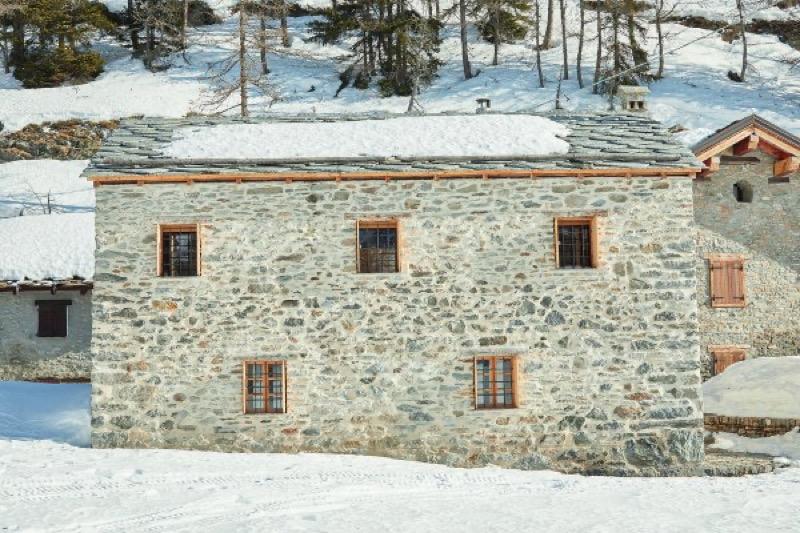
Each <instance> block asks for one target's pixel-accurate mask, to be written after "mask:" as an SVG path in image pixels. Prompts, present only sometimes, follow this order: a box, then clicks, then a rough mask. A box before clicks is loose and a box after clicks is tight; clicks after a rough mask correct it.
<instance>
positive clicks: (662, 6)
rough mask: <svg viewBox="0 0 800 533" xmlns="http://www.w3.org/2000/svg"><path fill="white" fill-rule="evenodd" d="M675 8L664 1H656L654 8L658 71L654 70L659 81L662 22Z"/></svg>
mask: <svg viewBox="0 0 800 533" xmlns="http://www.w3.org/2000/svg"><path fill="white" fill-rule="evenodd" d="M676 7H677V4H676V3H670V4H667V3H666V2H665V1H664V0H656V3H655V6H654V15H655V17H654V18H655V20H654V22H655V26H656V39H657V47H658V69H657V70H656V74H655V78H656V79H661V78H663V77H664V41H665V38H666V35H665V34H664V26H663V24H664V21H665V20H668V19H669V17H670V16H672V14H673V13H674V12H675V8H676Z"/></svg>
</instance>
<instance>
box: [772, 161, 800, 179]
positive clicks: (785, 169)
mask: <svg viewBox="0 0 800 533" xmlns="http://www.w3.org/2000/svg"><path fill="white" fill-rule="evenodd" d="M798 169H800V157H787V158H785V159H779V160H778V161H775V165H773V167H772V175H773V176H774V177H776V178H781V177H784V176H788V175H789V174H792V173H793V172H797V170H798Z"/></svg>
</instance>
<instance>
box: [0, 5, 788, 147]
mask: <svg viewBox="0 0 800 533" xmlns="http://www.w3.org/2000/svg"><path fill="white" fill-rule="evenodd" d="M222 7H224V6H222ZM220 9H221V10H222V11H223V12H224V9H222V8H220ZM571 9H573V10H574V6H571ZM311 20H312V18H311V17H297V18H292V19H290V33H291V37H292V46H291V48H289V49H283V48H280V47H279V46H278V47H273V53H272V54H270V56H269V62H270V68H271V74H270V80H271V83H272V85H273V86H274V89H275V91H276V92H277V93H278V97H279V98H278V100H277V101H275V102H269V101H267V100H266V99H264V98H261V99H260V100H259V99H258V98H254V99H253V101H251V104H250V107H251V111H252V112H254V113H266V112H269V111H277V112H320V113H322V112H326V113H329V112H330V113H336V112H363V111H373V110H385V111H393V112H404V111H405V110H406V108H407V106H408V101H407V98H404V97H391V98H382V97H380V95H379V92H378V88H377V86H376V85H375V84H373V86H371V87H370V88H369V89H367V90H363V91H362V90H358V89H354V88H347V89H344V90H343V91H342V92H341V93H340V94H339V96H338V97H335V94H336V91H337V89H338V88H339V85H340V80H339V73H340V72H341V71H342V70H344V68H345V67H346V66H347V65H349V64H350V62H351V61H352V59H350V52H349V49H348V43H343V44H341V45H332V46H323V45H321V44H318V43H316V42H312V41H310V37H311V34H310V31H309V29H308V26H307V25H308V23H309V22H310V21H311ZM234 27H235V20H234V19H232V18H229V19H227V20H226V21H225V22H224V23H223V24H220V25H215V26H209V27H203V28H198V29H196V30H195V31H194V33H193V35H192V39H191V42H194V43H195V44H193V45H192V46H191V47H190V49H189V50H188V52H187V53H186V55H185V59H184V57H180V56H179V57H177V58H175V66H174V67H173V68H171V69H169V70H167V71H166V72H162V73H158V74H153V73H150V72H148V71H146V70H145V69H144V68H143V67H142V66H141V62H140V61H137V60H131V59H129V58H128V57H127V56H128V51H127V50H126V49H124V48H122V47H121V45H119V44H118V43H114V42H111V41H104V42H102V43H100V45H99V46H98V49H100V50H101V51H102V52H103V53H104V54H105V55H106V56H108V57H110V58H111V61H110V62H109V63H108V65H107V68H106V72H105V73H104V74H103V75H101V77H100V78H99V79H97V80H96V81H94V82H91V83H88V84H85V85H77V86H72V87H61V88H54V89H29V90H23V89H20V88H19V85H18V84H17V83H16V82H15V81H14V80H13V78H11V76H10V75H0V121H2V122H4V123H5V125H6V128H7V130H15V129H19V128H21V127H22V126H24V125H25V124H27V123H30V122H41V121H43V120H55V119H63V118H69V117H81V118H95V119H100V118H117V117H123V116H128V115H135V114H144V115H154V116H182V115H184V114H186V113H187V112H191V111H193V112H212V111H214V110H215V108H212V107H209V106H208V104H209V98H208V94H207V93H206V92H205V91H206V90H207V89H208V87H209V80H208V79H207V67H208V64H209V63H210V62H213V61H215V60H219V59H220V58H221V57H222V56H223V55H224V54H225V51H226V50H230V49H232V48H233V46H234V44H235V43H234ZM587 29H589V30H590V28H588V27H587ZM664 29H665V32H666V35H667V36H668V41H667V42H668V46H667V49H668V50H669V51H673V52H674V53H671V54H669V55H668V56H667V61H666V65H667V68H666V73H665V78H664V79H663V80H661V81H658V82H656V83H653V84H652V85H651V86H650V88H651V90H652V95H651V97H650V108H651V114H652V115H653V116H654V117H655V118H657V119H659V120H661V121H663V122H664V123H665V124H666V125H667V126H674V125H682V126H683V127H685V128H688V131H687V132H685V133H684V134H683V136H684V139H685V140H686V142H687V143H692V142H694V141H696V140H698V139H699V138H701V137H703V136H705V135H707V134H708V133H709V132H711V131H713V130H715V129H717V128H719V127H722V126H724V125H726V124H727V123H729V122H731V121H733V120H735V119H738V118H740V117H742V116H743V115H746V114H748V113H750V112H757V113H759V114H761V115H763V116H764V117H765V118H767V119H768V120H773V121H775V122H776V123H778V124H780V125H782V126H783V127H785V128H786V129H788V130H790V131H793V132H795V133H800V73H799V72H798V71H797V70H796V69H794V70H792V68H791V66H790V65H789V64H787V63H786V61H785V60H787V59H793V58H800V51H797V50H795V49H793V48H791V47H790V46H788V45H786V44H783V43H781V42H780V41H779V40H778V38H777V37H775V36H771V35H755V34H748V40H749V49H750V59H751V62H752V69H751V73H750V74H749V79H748V82H747V83H744V84H737V83H733V82H731V81H730V80H728V78H727V72H728V70H730V69H737V67H738V64H739V62H740V54H741V48H740V44H739V43H738V42H734V43H733V44H729V43H727V42H725V41H723V40H722V39H721V37H720V36H719V34H717V33H713V32H711V31H708V30H702V29H696V28H687V27H684V26H681V25H678V24H667V25H666V26H665V28H664ZM443 36H444V41H443V43H442V46H441V52H440V57H441V59H442V60H443V61H444V64H443V66H442V68H441V69H440V73H439V77H438V78H437V79H436V80H435V81H434V82H433V84H432V85H431V86H430V87H428V88H426V89H425V90H424V91H423V94H422V95H421V98H420V99H419V101H420V103H421V105H422V106H423V107H424V109H425V111H428V112H438V111H451V110H459V111H472V110H474V109H475V107H476V104H475V99H476V98H479V97H488V98H491V100H492V107H493V109H495V110H535V111H541V112H546V111H550V110H552V109H553V108H554V105H555V102H554V97H555V93H556V85H557V79H558V72H559V69H560V62H561V48H560V47H556V48H553V49H550V50H547V51H545V52H544V53H543V61H544V71H545V77H546V78H547V84H546V87H545V88H544V89H540V88H538V85H537V80H536V75H535V71H534V69H533V66H534V53H533V51H532V50H531V48H530V47H529V46H528V44H527V43H524V42H519V43H516V44H509V45H504V46H502V47H501V50H500V64H499V65H498V66H491V65H490V62H491V55H492V46H491V45H490V44H489V43H486V42H484V41H481V40H480V39H479V37H478V35H477V32H476V31H475V30H474V28H471V31H470V38H469V40H470V53H471V58H472V61H473V68H474V69H476V70H480V74H479V75H478V76H477V77H475V78H473V79H471V80H469V81H464V80H463V76H462V70H461V56H460V47H459V40H458V30H457V27H456V26H455V25H453V24H449V25H447V26H446V27H445V30H444V34H443ZM588 39H589V40H590V41H591V39H592V34H591V31H589V34H588ZM568 44H569V49H570V55H571V58H572V63H573V67H572V73H573V75H572V76H571V79H570V80H568V81H565V82H564V84H563V87H562V90H563V98H562V104H563V105H564V107H565V108H567V109H584V110H597V109H606V108H607V106H608V102H607V100H606V99H605V98H603V97H601V96H598V95H592V94H591V90H590V89H589V88H584V89H579V88H578V86H577V82H576V81H575V79H574V78H575V75H574V62H575V53H576V50H577V39H576V38H574V37H570V38H569V40H568ZM648 44H649V47H650V48H651V50H655V44H656V43H655V35H654V34H653V32H652V31H651V35H650V39H649V42H648ZM593 57H594V44H593V43H592V42H589V43H588V44H587V46H586V47H585V49H584V78H585V79H587V80H588V79H590V78H591V76H592V59H591V58H593Z"/></svg>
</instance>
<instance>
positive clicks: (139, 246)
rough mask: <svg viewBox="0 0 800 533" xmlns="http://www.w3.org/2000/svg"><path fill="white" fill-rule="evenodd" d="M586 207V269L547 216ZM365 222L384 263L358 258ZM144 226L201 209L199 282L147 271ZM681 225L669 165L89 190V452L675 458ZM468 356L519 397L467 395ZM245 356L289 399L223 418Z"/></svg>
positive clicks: (684, 256) (698, 455)
mask: <svg viewBox="0 0 800 533" xmlns="http://www.w3.org/2000/svg"><path fill="white" fill-rule="evenodd" d="M592 214H593V215H597V216H599V232H600V251H601V265H600V268H598V269H589V270H560V269H557V268H556V267H555V264H554V252H553V218H554V217H555V216H578V215H592ZM384 217H396V218H398V219H399V220H400V231H401V235H402V240H403V245H402V246H403V250H402V272H401V273H398V274H358V273H356V264H355V248H356V234H355V227H356V221H357V220H358V219H359V218H370V219H374V218H384ZM158 223H201V224H202V241H203V272H202V276H200V277H196V278H183V279H175V278H170V279H167V278H158V277H156V275H155V274H156V255H157V252H156V226H157V224H158ZM692 228H693V214H692V183H691V181H690V179H689V178H674V179H661V178H652V179H639V178H633V179H611V178H609V179H602V178H598V179H582V180H580V181H578V180H573V179H567V178H564V179H540V180H530V179H503V180H440V181H388V182H382V181H381V182H376V181H358V182H356V181H348V182H344V181H343V182H341V183H336V182H294V183H285V182H262V183H252V182H251V183H247V182H245V183H243V184H238V185H237V184H235V183H224V184H200V183H196V184H194V185H186V184H173V185H169V184H159V185H148V186H142V187H137V186H134V185H114V186H103V187H100V188H98V189H97V240H98V253H97V274H96V287H95V291H94V295H93V298H94V322H93V329H94V331H93V358H94V360H93V374H92V387H93V391H92V415H93V416H92V427H93V429H92V444H93V446H97V447H115V446H119V447H167V448H199V449H209V450H223V451H271V452H297V451H322V452H337V453H358V454H372V455H380V456H389V457H396V458H403V459H414V460H421V461H433V462H441V463H446V464H451V465H458V466H473V465H485V464H489V463H492V464H497V465H502V466H510V467H518V468H544V467H549V468H555V469H559V470H562V471H567V472H587V473H603V474H619V475H624V474H642V475H678V474H693V473H698V472H699V465H700V462H701V460H702V457H703V443H702V425H703V416H702V408H701V399H700V394H701V392H700V355H699V343H698V329H697V304H696V301H695V297H696V287H697V280H696V276H695V243H694V239H693V230H692ZM483 354H498V355H503V354H515V355H517V356H518V357H519V360H520V362H521V379H520V387H521V397H522V399H521V405H520V407H519V408H516V409H505V410H502V409H501V410H475V409H474V405H473V373H472V364H473V363H472V362H473V357H475V356H476V355H483ZM247 359H280V360H286V361H287V366H288V413H286V414H273V415H245V414H243V413H242V401H243V400H242V362H243V361H244V360H247Z"/></svg>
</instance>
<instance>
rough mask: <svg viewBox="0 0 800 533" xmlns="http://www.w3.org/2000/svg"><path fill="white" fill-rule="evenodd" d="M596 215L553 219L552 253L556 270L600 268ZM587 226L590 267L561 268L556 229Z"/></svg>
mask: <svg viewBox="0 0 800 533" xmlns="http://www.w3.org/2000/svg"><path fill="white" fill-rule="evenodd" d="M597 219H598V217H597V215H591V216H578V217H571V216H570V217H555V218H554V219H553V252H554V255H555V260H556V268H557V269H559V270H587V269H588V268H599V267H600V239H599V236H598V222H597ZM584 225H588V226H589V246H590V248H591V249H590V250H589V252H590V257H591V266H590V267H580V268H567V267H562V266H561V255H560V253H559V251H560V247H561V245H560V243H559V240H558V228H559V227H560V226H584Z"/></svg>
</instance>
